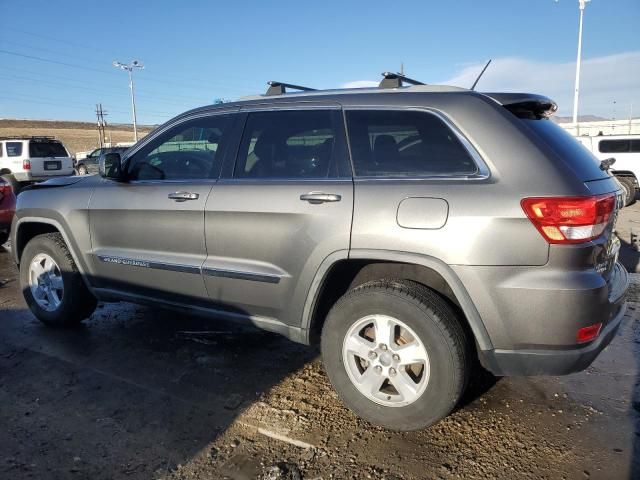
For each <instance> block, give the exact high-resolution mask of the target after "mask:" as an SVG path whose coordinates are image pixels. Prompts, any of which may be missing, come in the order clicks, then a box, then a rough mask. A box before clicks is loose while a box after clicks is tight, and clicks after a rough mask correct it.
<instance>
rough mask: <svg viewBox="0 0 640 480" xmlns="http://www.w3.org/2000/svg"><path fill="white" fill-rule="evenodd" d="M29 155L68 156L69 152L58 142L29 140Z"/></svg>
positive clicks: (36, 156) (35, 156)
mask: <svg viewBox="0 0 640 480" xmlns="http://www.w3.org/2000/svg"><path fill="white" fill-rule="evenodd" d="M29 156H30V157H32V158H42V157H68V156H69V154H68V153H67V151H66V150H65V149H64V147H63V146H62V144H61V143H60V142H36V141H33V140H31V141H30V142H29Z"/></svg>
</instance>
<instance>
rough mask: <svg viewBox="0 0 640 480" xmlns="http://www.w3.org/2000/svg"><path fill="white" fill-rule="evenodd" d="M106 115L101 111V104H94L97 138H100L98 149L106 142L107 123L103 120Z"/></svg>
mask: <svg viewBox="0 0 640 480" xmlns="http://www.w3.org/2000/svg"><path fill="white" fill-rule="evenodd" d="M105 115H107V113H106V112H105V111H104V110H103V109H102V104H101V103H98V104H96V117H97V118H98V136H99V137H100V147H104V144H105V142H106V141H107V134H106V130H105V129H106V127H107V121H106V120H105V119H104V117H105Z"/></svg>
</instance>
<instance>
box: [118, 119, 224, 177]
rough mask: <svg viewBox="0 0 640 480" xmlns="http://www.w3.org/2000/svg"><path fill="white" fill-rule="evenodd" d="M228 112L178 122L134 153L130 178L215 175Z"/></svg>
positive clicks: (218, 168) (219, 165) (222, 146)
mask: <svg viewBox="0 0 640 480" xmlns="http://www.w3.org/2000/svg"><path fill="white" fill-rule="evenodd" d="M230 125H231V116H230V115H215V116H211V117H207V118H199V119H196V120H191V121H189V122H186V123H183V124H181V125H178V126H176V127H174V128H172V129H171V130H169V131H168V132H167V133H165V134H164V135H162V136H161V137H159V138H157V139H155V140H154V141H152V142H151V143H149V144H148V145H147V146H146V147H144V148H143V149H142V150H140V151H139V152H138V153H136V154H135V155H134V156H133V157H132V159H131V163H130V167H129V178H130V179H131V180H188V179H206V178H218V175H219V174H220V167H221V162H222V154H223V148H224V143H225V140H226V136H228V132H227V130H229V126H230Z"/></svg>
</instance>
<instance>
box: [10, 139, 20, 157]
mask: <svg viewBox="0 0 640 480" xmlns="http://www.w3.org/2000/svg"><path fill="white" fill-rule="evenodd" d="M20 155H22V142H7V156H8V157H19V156H20Z"/></svg>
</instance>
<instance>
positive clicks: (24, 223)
mask: <svg viewBox="0 0 640 480" xmlns="http://www.w3.org/2000/svg"><path fill="white" fill-rule="evenodd" d="M14 228H15V233H14V236H13V239H14V241H13V248H12V251H13V256H14V260H15V262H16V264H18V265H20V257H21V256H22V252H23V251H24V247H25V246H26V245H27V243H28V242H29V241H30V240H31V239H32V238H34V237H35V236H37V235H42V234H44V233H59V234H60V235H62V238H63V240H64V243H65V244H66V245H67V248H68V249H69V252H70V253H71V256H72V257H73V261H74V262H75V264H76V266H77V268H78V270H79V271H80V273H81V274H83V275H82V276H83V278H84V273H85V270H84V264H83V263H82V262H81V261H80V258H79V257H78V255H77V252H76V250H75V246H74V244H73V243H72V242H71V241H70V238H69V236H68V235H67V233H66V231H65V229H64V228H63V227H62V225H61V224H60V223H59V222H58V221H57V220H54V219H52V218H44V217H23V218H20V219H19V220H18V221H17V222H16V224H15V227H14Z"/></svg>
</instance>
